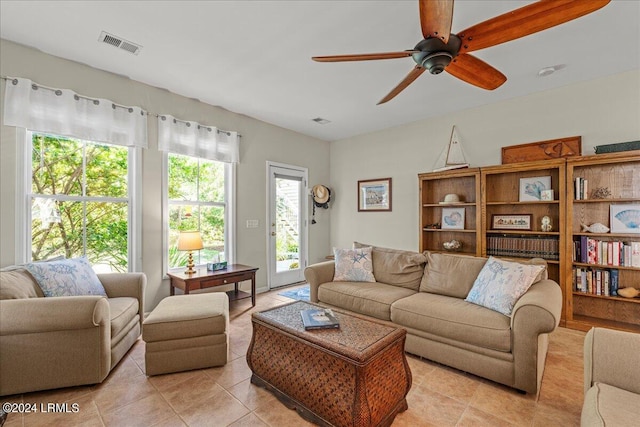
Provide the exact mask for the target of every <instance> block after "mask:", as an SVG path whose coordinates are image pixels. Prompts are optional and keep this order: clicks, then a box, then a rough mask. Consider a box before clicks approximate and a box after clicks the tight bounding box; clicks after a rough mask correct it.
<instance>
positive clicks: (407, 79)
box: [378, 65, 426, 105]
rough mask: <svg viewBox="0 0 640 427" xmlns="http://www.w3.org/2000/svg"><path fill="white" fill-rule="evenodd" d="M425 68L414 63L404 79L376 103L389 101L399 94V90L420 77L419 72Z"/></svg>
mask: <svg viewBox="0 0 640 427" xmlns="http://www.w3.org/2000/svg"><path fill="white" fill-rule="evenodd" d="M425 70H426V68H423V67H421V66H419V65H416V66H415V67H414V68H413V70H411V71H410V72H409V74H407V77H405V78H404V80H402V81H401V82H400V83H399V84H398V86H396V87H394V88H393V90H392V91H391V92H389V93H388V94H387V96H385V97H384V98H382V99H381V100H380V102H378V105H380V104H384V103H385V102H387V101H391V100H392V99H393V98H395V97H396V95H397V94H399V93H400V92H402V91H403V90H405V89H406V88H407V86H409V85H410V84H411V83H413V81H414V80H415V79H417V78H418V77H420V74H422V73H424V71H425Z"/></svg>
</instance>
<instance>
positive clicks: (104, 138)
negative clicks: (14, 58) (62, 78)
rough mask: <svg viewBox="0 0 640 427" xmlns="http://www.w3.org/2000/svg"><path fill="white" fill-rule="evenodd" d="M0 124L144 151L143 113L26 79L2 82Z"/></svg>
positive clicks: (145, 124) (145, 126)
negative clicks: (3, 92)
mask: <svg viewBox="0 0 640 427" xmlns="http://www.w3.org/2000/svg"><path fill="white" fill-rule="evenodd" d="M4 124H5V125H8V126H18V127H22V128H25V129H29V130H33V131H38V132H46V133H53V134H58V135H64V136H69V137H73V138H79V139H85V140H89V141H97V142H106V143H110V144H116V145H124V146H129V147H143V148H147V113H146V112H145V111H144V110H142V109H141V108H140V107H129V106H123V105H118V104H115V103H114V102H112V101H109V100H107V99H95V98H89V97H86V96H82V95H78V94H77V93H75V92H73V91H71V90H68V89H55V88H49V87H46V86H42V85H39V84H37V83H34V82H32V81H31V80H29V79H24V78H13V77H9V78H7V79H6V90H5V100H4Z"/></svg>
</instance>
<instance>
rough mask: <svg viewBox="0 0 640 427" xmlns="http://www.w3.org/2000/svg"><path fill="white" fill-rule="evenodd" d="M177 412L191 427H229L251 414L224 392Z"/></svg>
mask: <svg viewBox="0 0 640 427" xmlns="http://www.w3.org/2000/svg"><path fill="white" fill-rule="evenodd" d="M176 412H177V413H178V415H180V417H181V418H182V419H183V420H184V421H185V422H186V423H187V425H189V426H227V425H229V424H231V423H234V422H236V421H238V420H240V419H241V418H243V417H244V416H246V415H247V414H249V413H250V411H249V409H247V407H245V406H244V405H243V404H242V403H240V401H239V400H237V399H236V398H234V397H233V396H231V395H230V394H229V393H227V392H226V391H224V390H221V391H220V392H219V393H217V394H216V395H214V396H212V398H210V399H207V400H203V401H199V402H196V403H193V404H191V405H189V406H186V407H184V408H181V409H177V410H176Z"/></svg>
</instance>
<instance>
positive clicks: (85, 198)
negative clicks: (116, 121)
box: [25, 132, 135, 272]
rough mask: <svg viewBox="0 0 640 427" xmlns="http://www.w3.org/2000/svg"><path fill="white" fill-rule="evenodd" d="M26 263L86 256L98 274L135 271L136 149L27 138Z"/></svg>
mask: <svg viewBox="0 0 640 427" xmlns="http://www.w3.org/2000/svg"><path fill="white" fill-rule="evenodd" d="M27 139H28V141H29V142H30V144H28V151H30V153H31V155H30V156H25V157H28V160H27V161H28V163H27V164H28V172H27V174H28V175H30V183H27V185H26V187H27V198H26V204H27V213H28V218H29V219H30V221H28V222H29V223H30V226H28V227H27V230H26V233H27V239H26V241H27V242H30V248H27V251H28V252H30V255H27V256H26V258H27V260H33V261H36V260H44V259H49V258H52V257H56V256H64V257H65V258H73V257H79V256H86V257H87V258H88V259H89V262H91V264H92V265H93V266H94V269H95V270H96V271H98V272H125V271H128V270H130V269H131V264H132V259H133V253H132V250H131V248H132V244H131V242H132V239H131V236H132V235H133V233H132V221H131V218H132V217H133V215H132V211H133V209H132V205H133V203H132V200H133V198H132V194H133V193H134V191H133V187H134V185H132V183H133V182H134V176H133V168H132V167H131V166H130V165H131V164H132V157H133V152H134V151H135V149H132V148H127V147H122V146H116V145H110V144H104V143H97V142H91V141H83V140H79V139H73V138H67V137H63V136H56V135H47V134H41V133H35V132H34V133H29V132H28V133H27Z"/></svg>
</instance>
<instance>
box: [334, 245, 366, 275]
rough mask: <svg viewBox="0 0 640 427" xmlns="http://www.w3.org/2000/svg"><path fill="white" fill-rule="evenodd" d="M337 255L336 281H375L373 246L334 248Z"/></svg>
mask: <svg viewBox="0 0 640 427" xmlns="http://www.w3.org/2000/svg"><path fill="white" fill-rule="evenodd" d="M333 255H334V256H335V262H336V267H335V273H334V275H333V280H334V281H335V282H375V281H376V278H375V277H374V276H373V261H372V258H371V247H367V248H358V249H336V248H333Z"/></svg>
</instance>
